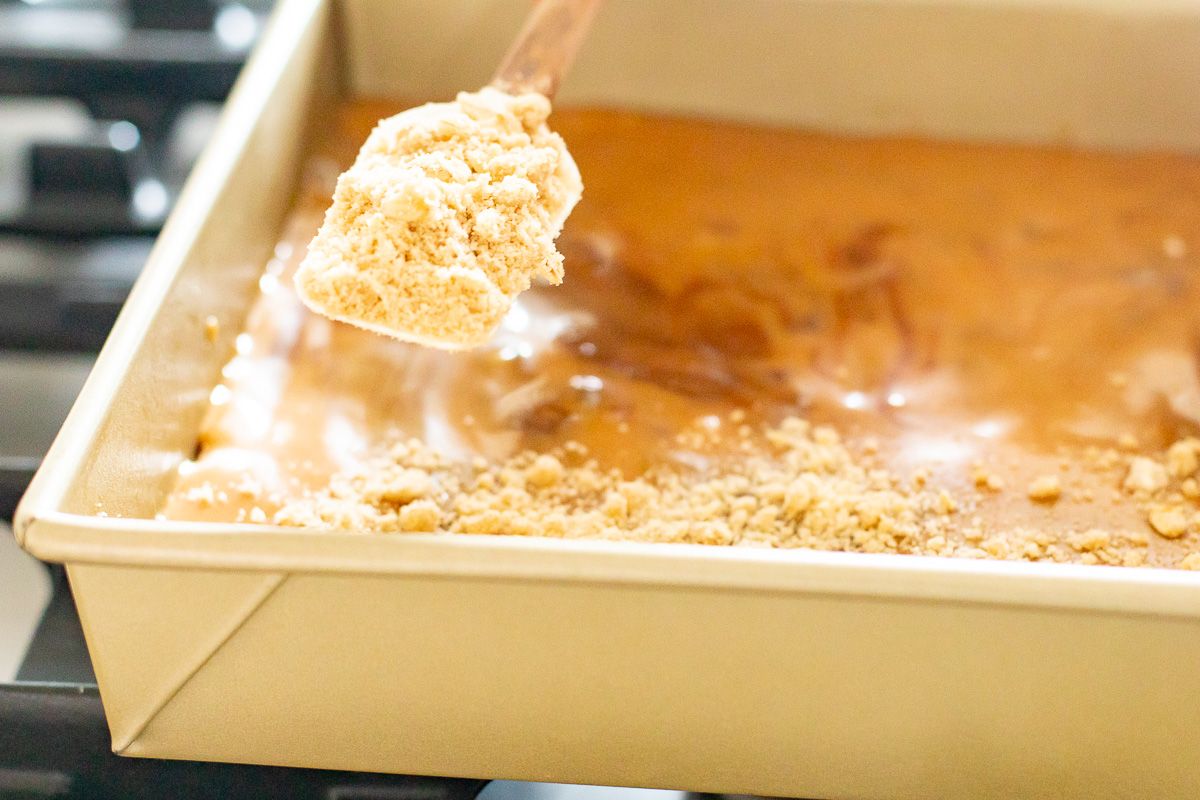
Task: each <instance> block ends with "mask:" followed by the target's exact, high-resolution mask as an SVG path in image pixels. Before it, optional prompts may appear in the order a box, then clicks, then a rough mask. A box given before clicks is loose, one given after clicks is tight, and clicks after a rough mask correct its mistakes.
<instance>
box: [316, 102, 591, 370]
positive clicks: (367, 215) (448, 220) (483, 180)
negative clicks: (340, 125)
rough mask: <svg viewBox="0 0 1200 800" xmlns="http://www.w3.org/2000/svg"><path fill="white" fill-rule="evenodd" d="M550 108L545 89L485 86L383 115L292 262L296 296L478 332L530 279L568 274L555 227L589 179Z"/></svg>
mask: <svg viewBox="0 0 1200 800" xmlns="http://www.w3.org/2000/svg"><path fill="white" fill-rule="evenodd" d="M549 114H550V101H548V100H547V99H546V98H545V97H542V96H541V95H538V94H523V95H519V96H513V95H509V94H505V93H504V92H501V91H498V90H496V89H492V88H485V89H482V90H480V91H478V92H473V93H468V92H464V93H461V94H459V95H458V97H457V98H456V99H455V100H454V101H453V102H450V103H429V104H426V105H424V106H420V107H419V108H414V109H410V110H408V111H405V112H403V113H401V114H397V115H396V116H394V117H389V118H388V119H385V120H383V121H382V122H380V123H379V125H378V126H376V128H375V130H374V131H373V132H372V133H371V135H370V137H369V138H368V139H367V141H366V143H365V144H364V145H363V147H362V150H361V151H360V152H359V154H358V159H357V160H356V161H355V162H354V165H353V166H351V167H350V169H349V170H347V171H346V172H345V173H344V174H343V175H342V176H341V178H340V179H339V180H338V184H337V189H336V191H335V193H334V197H333V205H332V206H331V207H330V208H329V211H328V212H327V214H326V216H325V222H324V224H322V226H321V229H320V231H319V232H318V233H317V236H316V238H315V239H313V241H312V243H311V244H310V245H309V250H308V255H307V257H306V258H305V259H304V262H303V263H302V264H301V265H300V268H299V270H298V271H297V272H296V278H295V282H296V288H297V290H298V292H299V294H300V298H301V299H302V300H303V301H304V302H305V303H306V304H307V305H308V306H309V307H310V308H312V309H313V310H314V311H316V312H318V313H320V314H324V315H325V316H328V317H330V318H332V319H336V320H340V321H342V322H349V323H351V324H353V325H357V326H359V327H363V328H367V329H369V330H373V331H375V332H377V333H383V334H387V335H390V336H394V337H396V338H400V339H404V340H407V341H412V342H416V343H418V344H424V345H428V346H433V347H442V348H447V349H463V348H469V347H473V346H475V345H478V344H481V343H483V342H484V341H485V340H486V339H487V338H488V336H489V335H490V334H491V332H492V331H493V330H495V328H496V326H497V325H498V324H499V323H500V320H501V318H502V317H503V316H504V314H505V313H506V312H507V311H508V309H509V308H510V307H511V306H512V303H513V301H514V299H515V298H516V297H517V295H518V294H520V293H521V292H523V291H525V290H526V289H528V288H529V287H530V285H531V284H532V282H533V281H534V280H536V279H539V278H540V279H544V280H547V281H549V282H551V283H561V282H562V277H563V271H562V255H561V254H560V253H559V252H558V251H557V250H556V249H555V247H554V239H555V237H556V236H558V233H559V231H560V230H561V229H562V226H563V222H565V221H566V218H567V216H568V215H569V214H570V213H571V209H572V207H573V206H574V205H575V203H576V202H577V201H578V200H579V196H580V193H581V191H582V184H581V182H580V178H579V170H578V169H577V168H576V166H575V162H574V161H573V160H572V159H571V156H570V154H569V153H568V152H567V148H566V145H565V144H563V141H562V139H561V138H560V137H559V136H558V135H557V134H555V133H553V132H551V131H550V129H549V128H548V127H547V126H546V118H547V117H548V116H549Z"/></svg>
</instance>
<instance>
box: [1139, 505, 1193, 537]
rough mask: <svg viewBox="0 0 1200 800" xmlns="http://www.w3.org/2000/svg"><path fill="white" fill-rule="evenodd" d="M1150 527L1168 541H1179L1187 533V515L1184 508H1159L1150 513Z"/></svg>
mask: <svg viewBox="0 0 1200 800" xmlns="http://www.w3.org/2000/svg"><path fill="white" fill-rule="evenodd" d="M1149 522H1150V527H1151V528H1154V530H1155V532H1156V533H1158V534H1159V535H1160V536H1162V537H1164V538H1167V539H1178V538H1179V537H1181V536H1183V535H1184V534H1185V533H1187V529H1188V519H1187V514H1186V513H1185V512H1184V510H1183V509H1182V508H1179V507H1172V506H1159V507H1158V508H1154V509H1152V510H1151V511H1150V516H1149Z"/></svg>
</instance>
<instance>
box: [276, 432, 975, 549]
mask: <svg viewBox="0 0 1200 800" xmlns="http://www.w3.org/2000/svg"><path fill="white" fill-rule="evenodd" d="M697 434H698V435H703V434H701V433H700V432H699V431H697ZM744 435H747V436H748V435H749V433H748V432H747V433H746V434H744ZM765 439H766V446H765V448H763V450H762V451H761V452H757V453H755V454H753V455H749V456H746V457H741V458H735V459H731V460H730V461H729V462H728V463H725V464H721V465H715V467H714V468H713V469H711V470H700V471H698V472H691V473H689V472H683V471H680V470H677V469H671V468H667V467H659V468H653V469H651V470H650V471H649V472H647V473H646V474H645V475H641V476H639V477H635V478H627V477H625V476H623V475H622V474H621V473H620V472H619V471H617V470H605V469H602V468H601V467H600V466H598V465H597V464H596V462H595V461H594V460H592V459H590V458H589V457H588V455H587V453H586V451H585V450H584V448H583V447H582V446H573V447H568V448H565V449H563V450H561V451H559V452H557V453H541V454H535V453H532V452H527V453H523V454H520V455H517V456H514V457H513V458H511V459H508V460H506V461H505V462H503V463H500V464H493V463H489V462H487V461H484V460H482V459H480V460H477V461H476V462H475V463H473V464H469V465H466V464H454V463H452V462H450V461H448V460H447V459H445V458H444V457H442V456H441V455H439V454H438V453H437V452H436V451H434V450H433V449H431V448H430V447H429V446H427V445H426V444H424V443H422V442H421V441H419V440H416V439H411V440H407V441H401V442H399V443H397V444H396V445H394V446H393V447H392V448H391V450H390V451H389V452H387V453H386V454H384V455H382V456H381V457H379V458H378V459H376V460H374V461H372V462H370V463H368V464H367V465H366V466H365V468H363V469H360V470H355V471H353V472H349V473H345V474H341V475H337V476H335V477H334V478H333V480H332V481H331V482H330V484H329V486H328V487H327V488H325V489H322V490H320V491H318V492H316V493H313V494H311V495H309V496H307V497H305V498H302V499H299V500H296V501H294V502H291V503H289V504H287V505H285V506H284V507H283V508H282V509H281V510H280V511H279V512H278V513H277V514H276V515H275V521H276V523H279V524H284V525H300V526H319V527H330V526H332V527H334V528H341V529H345V530H354V531H376V532H389V531H391V532H398V531H408V532H415V531H434V530H447V531H453V532H457V533H474V534H515V535H525V536H555V537H563V538H584V537H586V538H605V539H635V540H640V541H655V542H691V543H696V544H716V545H734V544H739V545H751V546H760V547H812V548H818V549H823V550H830V549H834V550H860V551H865V552H876V553H879V552H888V551H891V552H915V551H919V550H920V549H923V543H924V542H925V541H926V540H927V539H929V538H930V537H933V536H937V535H941V536H943V538H944V536H945V535H946V534H948V533H949V530H950V517H951V516H952V515H953V514H954V513H955V510H956V505H955V503H954V502H953V500H952V499H951V498H950V497H949V496H948V495H947V494H946V493H945V492H934V491H928V490H919V489H912V488H909V487H906V486H903V485H902V484H901V482H900V481H898V480H897V479H896V478H895V477H894V476H892V475H890V474H889V473H887V472H886V471H884V470H880V469H871V468H868V467H866V466H864V465H863V464H862V463H860V462H859V461H858V460H856V459H855V458H854V457H853V455H852V454H851V452H850V451H849V449H848V448H847V447H846V446H845V445H844V444H843V443H842V442H841V441H840V440H839V438H838V436H837V434H836V433H835V432H834V431H833V430H832V429H830V428H824V427H816V428H814V427H812V426H810V424H809V423H808V422H806V421H804V420H801V419H797V418H792V419H788V420H786V421H785V422H784V423H783V424H782V425H781V426H779V427H778V428H774V429H771V430H768V431H767V432H766V433H765ZM413 487H419V493H418V492H417V491H415V490H414V488H413ZM418 504H419V506H418ZM414 506H417V507H418V508H419V513H412V512H411V511H410V509H412V508H413V507H414Z"/></svg>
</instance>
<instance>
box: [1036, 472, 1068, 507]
mask: <svg viewBox="0 0 1200 800" xmlns="http://www.w3.org/2000/svg"><path fill="white" fill-rule="evenodd" d="M1062 491H1063V490H1062V481H1060V480H1059V478H1058V476H1057V475H1042V476H1040V477H1037V478H1034V479H1033V482H1031V483H1030V484H1029V499H1030V500H1034V501H1036V502H1039V503H1053V502H1055V501H1056V500H1058V498H1060V497H1061V496H1062Z"/></svg>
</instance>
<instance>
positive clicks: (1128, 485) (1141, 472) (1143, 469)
mask: <svg viewBox="0 0 1200 800" xmlns="http://www.w3.org/2000/svg"><path fill="white" fill-rule="evenodd" d="M1169 482H1170V480H1169V478H1168V477H1167V469H1166V467H1164V466H1163V465H1162V464H1159V463H1158V462H1156V461H1154V460H1153V459H1150V458H1146V457H1144V456H1138V457H1136V458H1134V459H1132V460H1131V461H1130V462H1129V472H1128V473H1126V475H1125V480H1124V481H1123V482H1122V484H1121V486H1122V487H1123V488H1124V489H1125V491H1127V492H1132V493H1135V494H1137V493H1143V494H1150V493H1153V492H1157V491H1159V490H1160V489H1162V488H1164V487H1165V486H1166V485H1167V484H1168V483H1169Z"/></svg>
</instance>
